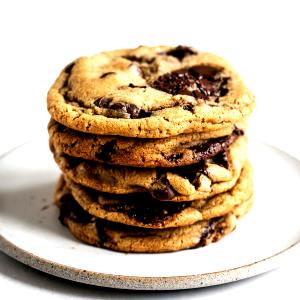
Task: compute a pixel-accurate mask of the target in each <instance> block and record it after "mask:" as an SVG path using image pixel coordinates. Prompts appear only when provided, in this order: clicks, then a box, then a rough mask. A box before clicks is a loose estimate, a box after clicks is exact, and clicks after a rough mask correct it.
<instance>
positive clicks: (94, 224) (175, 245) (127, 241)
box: [55, 192, 252, 253]
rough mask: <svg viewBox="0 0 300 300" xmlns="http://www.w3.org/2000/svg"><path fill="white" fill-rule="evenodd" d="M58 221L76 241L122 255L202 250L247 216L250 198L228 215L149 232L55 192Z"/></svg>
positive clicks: (67, 195) (64, 194)
mask: <svg viewBox="0 0 300 300" xmlns="http://www.w3.org/2000/svg"><path fill="white" fill-rule="evenodd" d="M55 200H56V204H57V205H58V206H59V207H60V220H61V222H62V223H63V224H64V225H66V226H67V227H68V229H69V230H70V232H71V233H72V234H73V235H74V236H75V237H76V238H77V239H79V240H81V241H83V242H85V243H87V244H91V245H94V246H97V247H101V248H106V249H111V250H116V251H122V252H144V253H145V252H147V253H159V252H170V251H177V250H183V249H188V248H196V247H203V246H206V245H208V244H210V243H213V242H217V241H219V240H220V239H221V238H223V237H224V236H226V235H227V234H229V233H230V232H232V231H233V230H234V229H235V228H236V223H237V218H238V217H241V216H243V215H244V214H246V213H247V212H248V210H249V208H250V207H251V204H252V199H251V198H250V199H249V200H248V201H247V202H246V203H243V204H241V205H240V206H237V207H236V208H235V209H233V210H232V211H231V212H229V213H228V214H226V215H224V216H222V217H217V218H213V219H210V220H205V221H200V222H197V223H195V224H193V225H188V226H182V227H176V228H166V229H149V228H139V227H134V226H128V225H123V224H119V223H114V222H110V221H106V220H103V219H100V218H97V217H95V216H92V215H90V214H89V213H87V212H86V211H84V210H83V209H82V208H81V206H80V205H78V203H77V202H76V201H75V200H74V199H73V197H72V195H71V194H66V193H59V192H57V193H56V197H55Z"/></svg>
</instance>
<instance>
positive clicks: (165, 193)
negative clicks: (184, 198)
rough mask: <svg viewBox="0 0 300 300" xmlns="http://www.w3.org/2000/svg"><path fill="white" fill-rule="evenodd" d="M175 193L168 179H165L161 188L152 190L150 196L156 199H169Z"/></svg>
mask: <svg viewBox="0 0 300 300" xmlns="http://www.w3.org/2000/svg"><path fill="white" fill-rule="evenodd" d="M176 194H177V193H176V191H175V190H173V188H172V186H171V185H170V183H169V181H168V180H166V181H165V183H164V187H163V188H161V189H157V190H154V191H153V192H152V196H153V197H154V198H156V199H158V200H171V199H172V198H174V197H175V196H176Z"/></svg>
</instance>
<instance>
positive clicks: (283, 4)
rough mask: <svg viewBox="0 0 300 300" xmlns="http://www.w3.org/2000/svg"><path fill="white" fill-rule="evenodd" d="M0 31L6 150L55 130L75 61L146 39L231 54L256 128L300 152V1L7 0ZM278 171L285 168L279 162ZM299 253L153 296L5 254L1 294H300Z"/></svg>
mask: <svg viewBox="0 0 300 300" xmlns="http://www.w3.org/2000/svg"><path fill="white" fill-rule="evenodd" d="M0 33H1V35H0V54H1V55H0V111H1V114H0V133H1V139H0V155H1V154H2V153H3V152H5V151H7V150H9V149H10V148H12V147H14V146H16V145H18V144H21V143H22V142H25V141H27V140H30V139H34V138H35V137H36V136H41V135H44V136H45V135H47V132H46V126H47V122H48V119H49V116H48V113H47V110H46V94H47V91H48V89H49V87H50V85H51V84H52V83H53V81H54V80H55V78H56V76H57V75H58V73H59V71H60V70H61V69H62V68H63V67H64V66H65V65H66V64H68V63H69V62H70V61H72V60H73V59H75V58H77V57H79V56H82V55H91V54H95V53H97V52H99V51H102V50H109V49H114V48H127V47H135V46H138V45H140V44H146V45H157V44H167V45H178V44H183V45H191V46H194V47H195V48H198V49H201V50H204V51H212V52H215V53H217V54H219V55H221V56H224V57H226V58H227V59H228V60H229V61H230V62H231V63H232V64H233V65H234V67H235V68H236V69H237V70H238V71H239V72H240V74H241V75H242V77H243V78H244V80H245V81H246V83H247V84H248V85H249V86H250V88H251V89H252V90H253V91H254V93H255V95H256V98H257V109H256V111H255V113H254V114H253V116H252V121H251V123H250V130H249V134H250V135H251V136H255V137H256V138H258V139H260V140H264V141H267V142H269V143H272V144H274V145H276V146H278V147H280V148H282V149H285V150H286V151H288V152H290V153H292V154H293V155H295V156H297V157H298V158H300V143H299V129H300V126H299V120H300V96H299V89H300V83H299V81H300V76H299V70H300V59H299V53H300V46H299V37H300V9H299V8H298V5H297V1H287V0H286V1H257V2H255V1H208V0H206V1H197V0H194V1H192V0H185V1H183V0H181V1H177V0H176V1H175V0H173V1H166V0H165V1H163V0H152V1H142V0H140V1H116V0H112V1H66V0H65V1H54V0H52V1H32V0H27V1H6V2H4V1H2V2H1V4H0ZM24 159H26V158H24ZM274 172H278V174H279V173H280V170H277V169H276V163H275V162H274ZM295 198H298V200H299V195H295ZM283 201H284V199H283ZM291 260H292V261H293V263H292V264H289V265H288V266H286V267H283V268H281V269H279V270H277V271H275V272H272V273H268V274H265V275H263V276H259V277H256V278H254V279H250V280H246V281H242V282H240V283H235V284H231V285H226V286H222V287H216V288H209V289H205V290H196V291H189V292H177V293H168V294H166V293H159V294H147V295H146V294H142V293H138V294H134V293H129V292H127V293H124V292H123V293H120V294H119V292H117V291H110V290H103V289H98V288H97V289H96V288H90V287H87V286H83V285H79V284H75V283H69V282H66V281H62V280H59V279H54V278H53V277H50V276H46V275H44V274H41V273H39V272H36V271H32V270H31V269H29V268H27V267H25V266H22V265H20V264H19V263H17V262H14V261H12V260H11V259H9V258H7V257H6V256H4V255H2V254H0V286H1V295H3V294H5V293H6V292H7V293H8V292H9V295H10V297H11V296H13V297H17V296H19V297H24V296H28V295H31V297H33V298H35V297H40V296H43V299H47V296H51V295H52V296H53V294H55V295H61V296H62V299H66V297H67V296H70V298H76V299H79V298H81V297H84V296H86V297H91V298H101V299H121V298H126V297H128V298H129V297H130V298H136V299H140V298H145V299H152V298H160V297H161V298H166V299H167V298H172V299H175V298H176V299H192V298H193V299H196V298H198V297H200V296H201V297H203V298H205V297H207V299H208V298H209V299H211V298H213V297H215V296H221V295H222V296H223V295H224V296H227V297H229V296H230V297H232V298H233V299H238V298H241V297H243V298H244V299H245V297H246V298H247V299H248V297H249V299H250V298H252V297H255V296H258V295H259V296H263V295H264V296H268V299H271V298H272V297H275V296H276V295H286V296H287V295H288V299H296V298H298V299H299V296H300V292H299V288H298V286H297V278H299V275H300V272H299V271H298V268H299V267H300V263H299V261H300V255H298V256H294V257H293V258H292V259H291ZM13 299H14V298H13ZM205 299H206V298H205Z"/></svg>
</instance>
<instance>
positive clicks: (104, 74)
mask: <svg viewBox="0 0 300 300" xmlns="http://www.w3.org/2000/svg"><path fill="white" fill-rule="evenodd" d="M112 74H116V72H106V73H103V74H102V75H101V76H100V78H105V77H106V76H108V75H112Z"/></svg>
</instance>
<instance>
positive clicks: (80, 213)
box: [59, 194, 93, 224]
mask: <svg viewBox="0 0 300 300" xmlns="http://www.w3.org/2000/svg"><path fill="white" fill-rule="evenodd" d="M60 203H61V205H60V215H59V220H60V222H61V223H62V224H64V219H65V218H69V219H71V220H72V221H74V222H76V223H81V224H87V223H90V222H91V221H92V220H93V217H92V216H91V215H90V214H89V213H88V212H86V211H85V210H84V209H83V208H82V207H81V206H80V205H79V204H78V203H77V202H76V201H75V200H74V198H73V196H72V195H70V194H65V195H64V196H62V198H61V199H60Z"/></svg>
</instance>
